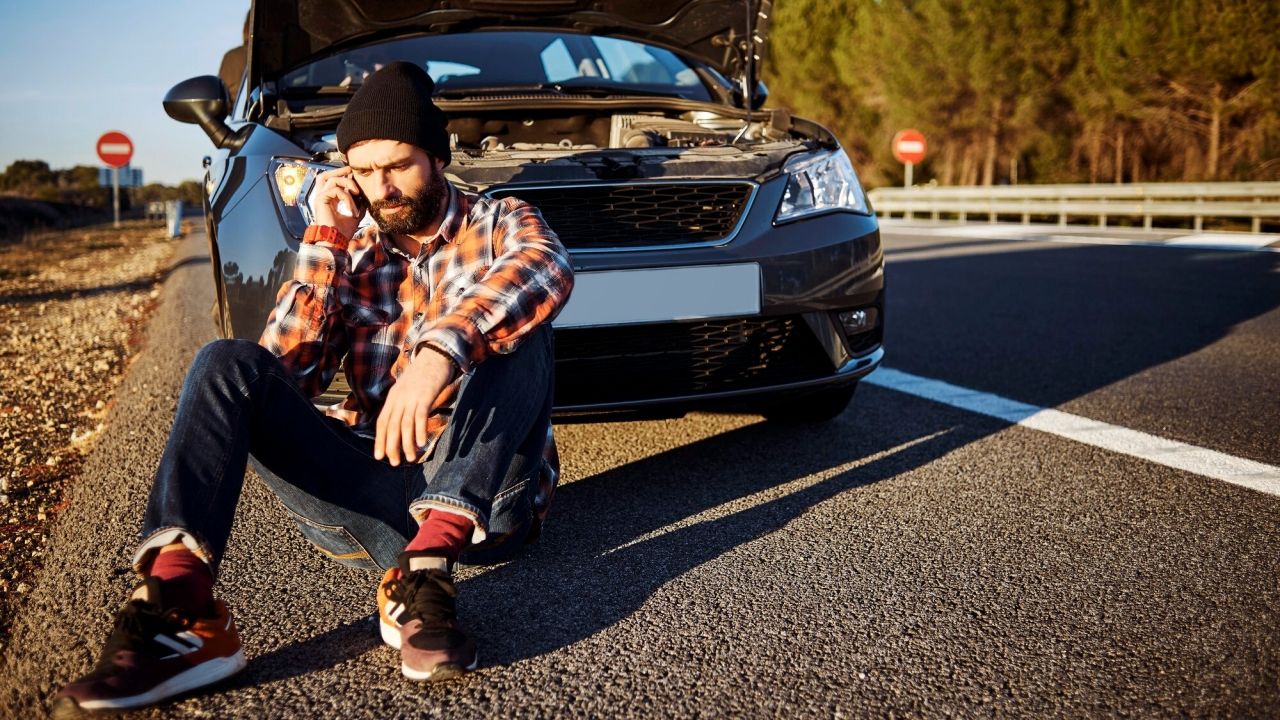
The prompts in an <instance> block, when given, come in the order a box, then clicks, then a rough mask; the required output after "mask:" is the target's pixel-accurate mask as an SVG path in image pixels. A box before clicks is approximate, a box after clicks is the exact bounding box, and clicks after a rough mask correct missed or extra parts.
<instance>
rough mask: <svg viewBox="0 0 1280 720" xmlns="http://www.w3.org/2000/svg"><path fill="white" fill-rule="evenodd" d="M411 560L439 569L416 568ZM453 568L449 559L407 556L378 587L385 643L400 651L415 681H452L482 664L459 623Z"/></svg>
mask: <svg viewBox="0 0 1280 720" xmlns="http://www.w3.org/2000/svg"><path fill="white" fill-rule="evenodd" d="M410 561H416V562H414V565H415V566H420V565H424V564H425V565H434V567H426V568H422V567H415V569H412V570H410V569H409V563H410ZM433 561H434V562H433ZM447 568H448V565H447V563H446V562H445V560H444V559H443V558H425V557H413V556H412V555H408V554H404V555H401V556H400V567H393V568H391V569H389V570H387V572H386V574H384V575H383V576H382V582H381V583H380V584H379V585H378V626H379V631H380V633H381V635H382V641H383V642H385V643H386V644H388V645H390V646H391V647H393V648H396V649H398V650H399V651H400V672H401V673H403V674H404V676H405V677H407V678H409V679H410V680H432V681H435V680H447V679H449V678H453V677H457V676H459V675H461V674H462V673H464V672H466V671H468V670H475V669H476V665H477V664H478V663H479V660H480V658H479V655H478V654H477V653H476V645H475V642H474V641H472V639H471V637H470V636H469V635H467V633H466V632H464V631H463V629H462V627H461V626H460V625H459V624H458V619H457V597H458V591H457V590H456V589H454V587H453V578H452V576H450V574H449V571H448V569H447Z"/></svg>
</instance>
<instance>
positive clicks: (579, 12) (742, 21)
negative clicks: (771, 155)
mask: <svg viewBox="0 0 1280 720" xmlns="http://www.w3.org/2000/svg"><path fill="white" fill-rule="evenodd" d="M771 5H772V2H771V0H255V2H254V3H253V38H252V40H251V41H250V44H251V49H250V53H249V67H248V72H249V81H250V83H253V84H257V83H258V82H259V81H262V80H274V79H276V78H278V77H279V76H280V75H281V74H283V73H284V72H286V71H288V70H291V69H293V68H296V67H298V66H299V65H302V64H303V63H306V62H308V61H311V60H313V59H316V58H318V57H321V56H324V55H328V54H330V53H333V52H335V51H338V50H341V49H344V48H348V47H353V46H358V45H363V44H365V43H367V42H373V41H376V40H379V39H388V38H394V37H401V36H406V35H418V34H428V35H429V34H446V33H463V32H471V31H473V30H512V29H523V30H560V31H569V32H580V33H591V34H596V35H608V36H611V37H621V38H627V39H631V40H639V41H641V42H646V43H651V44H654V45H659V46H662V47H666V48H668V49H670V50H674V51H676V52H678V53H681V54H684V55H686V56H690V57H693V58H696V59H698V60H700V61H702V62H705V63H706V64H708V65H710V66H711V67H713V68H715V69H716V70H718V71H719V72H720V73H721V74H723V75H725V76H726V77H729V78H732V79H734V80H736V81H739V82H742V81H744V80H745V81H747V82H748V83H749V85H748V86H749V87H752V86H754V84H755V75H757V74H758V73H759V70H758V66H759V56H760V55H761V54H763V51H764V43H765V40H766V38H767V35H768V26H769V15H770V14H771V12H772V10H771ZM495 52H500V49H497V48H495ZM748 58H750V60H749V59H748Z"/></svg>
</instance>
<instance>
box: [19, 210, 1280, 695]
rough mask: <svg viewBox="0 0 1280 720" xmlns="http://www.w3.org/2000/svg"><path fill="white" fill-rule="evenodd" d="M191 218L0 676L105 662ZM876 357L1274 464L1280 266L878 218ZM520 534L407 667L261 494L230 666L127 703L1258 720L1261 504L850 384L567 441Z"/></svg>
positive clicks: (235, 538) (205, 331)
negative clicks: (819, 395) (816, 420)
mask: <svg viewBox="0 0 1280 720" xmlns="http://www.w3.org/2000/svg"><path fill="white" fill-rule="evenodd" d="M202 243H203V238H199V237H197V238H193V239H192V240H191V241H190V242H189V243H188V244H187V245H185V246H184V247H185V252H186V255H185V256H183V257H182V258H180V262H181V263H182V267H181V268H180V269H179V270H178V271H177V272H175V273H174V274H173V276H172V277H171V278H170V279H169V281H168V282H167V284H166V287H165V290H164V295H163V305H162V307H161V309H160V312H159V314H158V316H157V319H156V321H155V323H154V325H153V327H152V331H151V336H150V337H151V341H150V344H149V346H148V348H147V349H146V350H145V351H144V352H143V354H142V356H141V357H140V358H139V360H138V361H137V363H136V364H135V365H134V367H133V368H132V370H131V374H130V376H129V378H128V380H127V381H126V383H125V385H124V386H123V387H122V390H121V396H120V401H119V403H118V405H117V406H116V407H115V409H114V411H113V415H112V417H111V422H112V426H111V427H112V431H111V432H110V434H109V436H108V437H107V438H105V439H104V440H103V441H102V444H101V445H99V446H98V448H97V449H96V451H95V453H94V455H93V456H92V457H91V459H90V462H89V464H88V472H87V474H86V475H87V476H86V478H85V479H84V481H83V482H82V483H81V484H80V485H79V486H78V487H77V488H76V489H75V491H74V496H73V504H72V507H71V509H70V510H68V511H67V512H66V513H65V514H64V516H63V520H62V522H61V523H60V525H59V526H58V528H57V529H56V530H55V533H54V537H53V538H52V540H51V543H50V556H49V558H48V563H49V565H48V568H47V569H46V571H45V573H44V576H43V577H42V578H41V580H40V583H39V585H38V587H37V588H36V590H35V591H34V592H33V593H32V598H31V601H30V603H29V605H28V608H27V610H26V612H25V615H24V616H23V617H21V618H20V619H19V622H18V623H17V627H16V628H15V641H14V643H13V644H12V646H11V647H12V648H13V650H12V651H11V652H10V654H9V656H8V657H7V658H5V661H4V662H5V664H4V667H3V669H2V671H0V715H6V714H7V716H11V717H27V716H31V715H35V714H38V713H40V712H43V708H44V707H45V702H46V700H47V698H48V697H49V696H50V695H51V694H52V693H53V692H54V691H55V690H56V688H57V686H58V685H59V684H60V683H61V682H63V681H65V680H66V679H67V678H69V677H71V676H73V675H75V674H78V673H80V672H83V671H84V670H85V669H86V668H88V667H89V665H90V664H91V661H92V658H93V656H94V655H95V654H96V652H97V649H98V645H99V643H100V642H101V640H102V639H103V638H104V637H105V634H106V632H107V629H108V628H107V618H108V615H109V613H110V612H113V611H114V610H115V609H116V608H117V607H118V605H119V603H120V602H121V599H122V598H123V596H124V594H125V593H126V592H127V590H128V588H129V586H130V584H131V582H132V579H131V577H130V575H129V573H128V572H127V571H126V570H125V568H126V567H127V563H128V556H129V553H130V551H131V549H132V544H133V542H134V541H135V535H134V533H135V531H136V528H137V524H138V520H139V517H140V513H141V508H142V504H143V500H144V498H145V494H146V489H147V486H148V483H149V471H150V468H151V467H152V466H153V465H154V463H155V461H156V458H157V457H158V454H159V452H160V449H161V447H162V444H163V441H164V437H165V434H166V432H167V429H168V424H169V421H170V418H171V415H172V411H173V407H174V405H175V402H176V398H177V393H178V388H179V384H180V381H181V375H182V371H183V369H184V368H185V365H186V362H187V361H189V359H190V357H191V356H192V354H193V353H194V352H195V349H196V348H197V347H198V346H199V345H200V344H201V343H202V342H204V341H205V340H207V339H209V338H210V337H211V336H212V330H211V327H210V323H209V321H208V319H207V318H208V307H209V304H210V302H211V291H210V289H209V284H208V280H207V278H208V275H209V268H208V265H207V260H202V255H201V253H200V250H201V245H202ZM886 245H887V248H888V257H889V267H888V275H887V282H888V291H889V296H888V297H889V306H888V309H887V319H888V335H887V343H886V346H887V348H888V358H887V361H886V365H887V366H888V367H892V368H895V369H897V370H901V371H904V372H908V373H912V374H914V375H918V376H921V377H926V378H930V379H934V380H942V381H946V382H948V383H952V384H954V385H957V386H961V387H964V388H969V389H972V390H973V391H975V392H984V393H994V394H998V395H1000V396H1002V397H1005V398H1010V399H1014V400H1018V401H1022V402H1024V403H1030V404H1033V405H1036V406H1041V407H1049V408H1057V409H1059V410H1064V411H1066V412H1069V413H1072V414H1074V415H1079V416H1083V417H1085V418H1090V419H1093V420H1098V421H1102V422H1106V423H1110V424H1112V425H1115V426H1119V427H1122V428H1129V429H1133V430H1139V431H1142V432H1145V433H1149V434H1152V435H1156V436H1159V437H1161V438H1167V439H1170V440H1177V441H1180V442H1183V443H1187V444H1190V445H1195V446H1199V447H1202V448H1207V449H1211V450H1215V451H1218V452H1220V453H1224V454H1227V455H1230V456H1233V457H1237V458H1244V459H1249V460H1254V461H1258V462H1261V463H1266V464H1269V465H1280V309H1278V308H1280V254H1278V253H1262V252H1225V251H1205V250H1194V249H1173V248H1158V247H1125V246H1100V245H1074V244H1064V243H1041V242H1035V241H1028V240H1005V241H988V240H983V239H982V238H973V237H968V238H947V237H939V236H928V237H923V236H922V237H912V236H909V235H891V236H887V240H886ZM558 433H559V437H560V445H561V449H562V455H563V460H564V471H565V473H564V474H565V477H566V480H567V484H566V485H565V486H564V487H562V489H561V490H560V493H559V494H558V496H557V503H556V507H555V509H554V511H553V513H552V524H551V526H550V527H549V528H548V530H547V533H546V534H545V536H544V538H543V540H542V542H541V543H540V544H539V545H537V546H535V547H534V548H532V549H531V551H530V552H528V553H527V554H526V555H525V556H524V557H522V558H521V559H519V560H518V561H516V562H513V563H510V564H507V565H505V566H500V567H497V568H491V569H484V570H479V569H472V570H468V571H465V572H464V574H463V575H462V581H461V583H460V592H461V597H462V600H461V612H462V615H463V619H464V620H465V622H466V623H467V625H469V626H470V628H472V630H473V631H474V632H475V634H476V635H477V636H478V638H479V645H480V652H481V661H482V668H481V669H480V670H479V671H478V672H476V673H474V674H472V675H470V676H468V677H466V678H464V679H462V680H458V681H454V682H450V683H446V684H442V685H440V686H426V687H424V686H420V685H416V684H412V683H410V682H408V681H406V680H404V679H403V678H402V677H401V676H400V674H399V670H398V660H397V658H396V655H395V653H394V652H393V651H391V650H390V649H388V648H385V647H382V646H381V645H380V644H379V642H378V640H377V637H376V627H375V623H374V619H373V589H374V584H375V583H376V581H377V577H376V575H374V574H370V573H364V572H359V571H354V570H349V569H345V568H342V567H340V566H336V565H332V564H329V563H327V562H325V561H324V560H323V559H322V558H321V557H320V556H319V555H318V553H316V552H314V551H312V550H311V549H310V548H309V546H308V545H307V544H306V543H305V541H304V540H303V539H302V536H301V534H300V533H299V532H297V531H296V530H295V529H293V527H292V526H291V525H289V524H288V521H287V520H286V518H285V516H284V513H283V511H282V510H281V509H280V507H279V505H278V504H277V503H276V502H275V501H274V500H273V499H271V498H270V496H269V495H268V494H267V493H266V491H265V490H264V489H263V488H262V487H261V485H260V484H259V483H256V482H255V483H250V484H249V485H247V487H248V491H247V493H246V495H245V497H244V499H243V501H242V503H241V506H240V516H239V519H238V520H237V525H236V528H235V530H234V532H233V535H232V540H231V546H230V551H229V554H228V557H227V558H226V560H225V561H224V563H223V578H222V580H221V581H220V587H219V590H220V592H221V594H222V595H223V597H225V598H226V599H227V600H228V601H229V603H230V604H231V606H232V608H233V610H234V611H235V613H236V614H237V618H238V622H239V624H240V626H241V629H242V634H243V636H244V639H245V641H246V643H247V649H248V653H249V655H250V658H251V659H250V663H249V667H248V668H247V669H246V671H244V672H243V673H241V674H240V675H239V676H237V677H236V678H234V679H233V680H231V681H230V682H229V683H227V684H226V685H224V686H223V687H222V688H220V689H219V690H218V691H215V692H212V693H209V694H204V695H200V696H197V697H193V698H188V699H185V700H181V701H179V702H176V703H173V704H170V705H167V706H164V707H162V708H159V709H153V710H149V711H144V712H141V713H138V714H137V715H136V716H137V717H218V718H260V717H340V718H344V719H345V718H351V719H354V718H366V717H368V718H385V717H404V716H427V717H430V716H437V715H441V716H444V715H448V716H465V717H481V716H483V717H504V716H517V717H534V716H543V717H550V716H555V717H560V716H580V717H617V716H635V717H654V716H660V717H665V716H682V717H689V716H718V717H738V716H743V717H762V716H785V717H793V716H816V717H866V716H879V717H884V716H890V717H891V716H912V717H917V716H923V717H938V716H975V715H977V716H990V715H1014V716H1031V717H1047V716H1053V717H1095V716H1134V715H1137V716H1182V715H1196V716H1204V715H1212V716H1230V717H1277V716H1280V580H1278V578H1280V552H1277V543H1278V541H1280V497H1277V496H1274V495H1268V494H1265V493H1262V492H1257V491H1254V490H1249V489H1245V488H1242V487H1238V486H1236V485H1232V484H1228V483H1225V482H1222V481H1220V480H1215V479H1211V478H1209V477H1205V476H1203V475H1200V474H1197V473H1195V472H1189V471H1182V470H1174V469H1171V468H1169V467H1166V466H1165V465H1162V464H1159V463H1158V462H1152V461H1150V460H1145V459H1141V458H1138V457H1133V456H1131V455H1127V454H1124V453H1120V452H1110V451H1107V450H1102V449H1099V448H1098V447H1095V446H1092V445H1089V444H1084V443H1081V442H1076V441H1074V440H1070V439H1067V438H1064V437H1060V436H1057V435H1053V434H1050V433H1046V432H1042V431H1040V430H1035V429H1031V428H1028V427H1023V426H1020V425H1011V424H1010V423H1008V422H1004V421H1001V420H997V419H994V418H990V417H986V416H983V415H979V414H975V413H971V412H967V411H965V410H960V409H957V408H954V407H950V406H947V405H943V404H939V403H936V402H932V401H929V400H925V399H921V398H918V397H914V396H912V395H909V394H905V393H902V392H898V391H895V390H891V389H887V388H885V387H877V386H872V385H870V384H868V383H864V385H863V387H862V388H860V389H859V391H858V396H857V398H856V400H855V403H854V406H853V408H851V409H850V410H849V411H848V412H846V413H845V414H844V415H843V416H842V417H840V418H839V419H837V420H836V421H834V422H831V423H829V424H827V425H825V426H820V427H815V428H805V429H778V428H773V427H768V426H766V425H764V424H762V423H761V422H760V421H759V418H757V417H753V416H745V415H741V416H716V415H693V416H690V417H687V418H684V419H681V420H673V421H663V422H639V423H629V424H612V425H571V426H564V427H561V428H559V429H558Z"/></svg>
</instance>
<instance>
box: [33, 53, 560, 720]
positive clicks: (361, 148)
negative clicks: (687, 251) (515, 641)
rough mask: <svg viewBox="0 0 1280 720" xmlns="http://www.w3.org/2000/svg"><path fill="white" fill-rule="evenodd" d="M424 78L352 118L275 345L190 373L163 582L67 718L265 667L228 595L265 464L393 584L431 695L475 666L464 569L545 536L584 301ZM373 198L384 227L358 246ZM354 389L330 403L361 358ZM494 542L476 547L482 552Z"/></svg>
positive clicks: (395, 641) (205, 357)
mask: <svg viewBox="0 0 1280 720" xmlns="http://www.w3.org/2000/svg"><path fill="white" fill-rule="evenodd" d="M432 89H433V84H432V81H431V78H430V77H429V76H428V75H427V73H426V72H425V71H423V70H422V69H421V68H419V67H417V66H415V65H412V64H409V63H393V64H391V65H388V66H387V67H385V68H383V69H382V70H379V71H378V72H376V73H374V74H373V75H371V76H370V77H369V78H368V79H367V80H366V81H365V83H364V84H363V85H362V86H361V88H360V90H359V91H357V92H356V93H355V95H354V96H353V97H352V99H351V102H350V104H349V105H348V107H347V110H346V114H345V115H344V116H343V118H342V121H341V123H340V124H339V125H338V148H339V150H341V151H342V152H344V153H346V156H347V160H348V166H347V167H343V168H339V169H336V170H331V171H328V172H325V173H321V174H320V175H319V176H317V179H316V183H315V189H314V191H313V197H314V207H315V224H314V225H312V226H311V227H309V228H307V231H306V235H305V236H304V238H303V241H302V244H301V246H300V247H299V249H298V258H297V265H296V269H295V271H294V277H293V280H291V281H290V282H287V283H285V285H284V286H283V287H282V288H281V290H280V293H279V295H278V297H277V304H276V308H275V310H274V311H273V312H272V314H271V317H270V319H269V320H268V322H267V327H266V329H265V331H264V332H263V333H262V337H261V340H260V341H259V343H260V344H255V343H251V342H247V341H243V340H219V341H215V342H212V343H210V344H209V345H206V346H205V347H204V348H203V349H201V351H200V353H199V354H198V355H197V356H196V358H195V361H194V362H193V364H192V366H191V369H190V370H189V371H188V374H187V378H186V382H185V385H184V386H183V389H182V395H181V398H180V400H179V402H178V411H177V415H176V417H175V419H174V424H173V429H172V431H171V433H170V435H169V441H168V445H167V447H166V448H165V452H164V455H163V457H162V458H161V461H160V466H159V468H158V470H157V472H156V478H155V482H154V484H153V485H152V488H151V494H150V499H149V500H148V503H147V509H146V514H145V517H144V520H143V527H142V538H143V539H142V542H141V545H140V546H139V548H138V550H137V552H136V553H135V555H134V560H133V567H134V569H135V570H136V571H138V572H139V573H140V574H141V575H142V577H143V581H142V583H141V584H140V585H138V586H137V588H135V590H134V591H133V593H132V595H131V597H130V599H129V601H128V602H127V604H126V605H125V607H124V609H123V610H121V611H120V613H119V614H118V616H117V619H116V624H115V629H114V631H113V632H112V633H111V636H110V638H108V640H107V643H106V647H105V648H104V650H103V651H102V656H101V659H100V660H99V661H98V664H97V666H96V667H95V669H94V670H93V671H92V672H91V673H89V674H88V675H86V676H84V677H83V678H80V679H79V680H76V681H75V682H73V683H71V684H70V685H68V686H67V687H66V688H65V689H63V690H62V691H61V692H60V693H59V694H58V696H57V698H56V699H55V705H54V710H55V714H61V713H66V714H75V713H77V712H78V711H81V710H110V709H119V708H128V707H138V706H141V705H147V704H151V703H155V702H158V701H160V700H162V699H164V698H167V697H171V696H173V695H177V694H180V693H183V692H186V691H189V690H191V689H193V688H197V687H201V686H204V685H208V684H210V683H213V682H216V681H218V680H221V679H223V678H225V677H227V676H229V675H231V674H233V673H235V672H237V671H238V670H240V669H241V668H243V667H244V664H245V660H244V654H243V652H242V650H241V647H240V640H239V637H238V635H237V632H236V628H235V624H234V622H233V621H232V619H231V616H230V614H229V612H228V610H227V607H226V605H224V604H223V603H222V602H221V601H219V600H215V599H214V597H213V593H212V588H213V582H214V577H215V575H216V572H217V568H218V563H219V560H220V559H221V558H222V556H223V551H224V550H225V548H226V543H227V538H228V535H229V534H230V530H231V523H232V517H233V515H234V513H235V508H236V503H237V501H238V500H239V497H240V492H241V487H242V484H243V481H244V471H245V466H246V463H247V461H248V460H250V459H252V460H254V465H255V467H256V468H257V469H258V470H259V473H260V474H261V475H262V478H263V480H264V481H265V482H266V484H267V486H268V487H269V488H270V489H271V490H272V491H273V492H274V493H275V494H276V495H277V496H278V497H279V499H280V500H281V502H282V503H283V504H284V505H285V507H286V509H287V510H288V511H289V513H290V515H292V516H294V517H295V519H296V520H297V522H298V525H299V527H300V528H301V529H302V531H303V533H304V535H306V537H307V539H308V540H310V541H311V542H313V543H315V544H316V545H317V546H319V547H320V549H321V551H322V552H324V553H325V554H326V555H328V556H330V557H332V558H334V559H335V560H337V561H339V562H344V563H347V564H353V565H357V566H360V567H367V568H370V569H372V568H374V567H377V568H382V569H385V571H386V572H385V575H384V576H383V580H382V583H381V585H380V586H379V588H378V593H377V605H378V609H379V617H380V623H379V625H380V627H381V632H382V637H383V639H384V640H385V641H387V642H388V643H389V644H390V645H392V646H393V647H398V648H399V649H400V653H401V669H402V672H403V673H404V675H405V676H407V677H409V678H412V679H416V680H436V679H441V678H446V677H452V676H455V675H457V674H458V673H461V672H464V671H466V670H470V669H473V668H474V667H475V666H476V663H477V655H476V648H475V644H474V642H473V641H472V640H471V638H470V637H468V636H467V634H466V633H465V632H464V631H463V630H462V628H461V627H460V626H459V624H458V622H457V620H456V612H455V597H456V591H455V589H454V584H453V580H452V575H451V571H452V567H453V564H454V563H455V561H456V560H457V559H458V556H459V553H460V552H461V551H462V550H463V549H464V548H466V547H468V546H469V545H470V546H471V547H470V550H469V552H474V553H488V554H489V555H490V556H491V557H492V556H495V554H498V553H506V552H509V551H510V550H512V549H514V548H518V547H519V546H520V545H521V544H522V541H523V540H525V539H526V538H528V537H531V536H532V535H535V534H536V533H537V531H538V528H539V527H540V523H541V520H542V518H543V516H544V514H545V512H546V509H547V506H548V504H549V503H550V497H551V493H552V492H553V491H554V488H555V482H556V475H557V472H558V468H557V467H556V465H557V462H556V460H555V445H554V442H553V440H552V438H551V425H550V413H551V389H552V368H553V362H552V347H551V327H550V324H549V321H550V320H551V319H552V318H554V317H555V315H556V314H557V313H558V312H559V310H560V308H561V307H562V306H563V305H564V303H565V301H566V299H567V298H568V296H569V293H570V290H571V289H572V286H573V277H572V271H571V269H570V266H569V262H568V258H567V254H566V252H565V250H564V247H563V246H562V245H561V244H560V242H559V240H558V239H557V238H556V235H555V233H553V232H552V231H551V230H550V229H549V228H548V227H547V226H546V224H545V223H544V222H543V220H542V216H541V215H540V214H539V213H538V211H537V210H536V209H534V208H533V207H530V206H529V205H526V204H524V203H522V202H520V201H518V200H514V199H509V198H508V199H504V200H491V199H486V198H481V197H478V196H476V195H471V194H467V193H464V192H462V191H460V190H459V189H458V188H456V187H454V186H453V185H452V184H451V183H449V182H448V181H447V180H445V178H444V175H443V168H444V167H445V166H446V165H448V164H449V161H450V150H449V139H448V135H447V133H446V130H445V126H446V120H445V117H444V114H443V113H442V112H441V111H440V109H439V108H437V107H436V106H435V105H434V104H433V103H432V101H431V93H432ZM362 203H364V204H366V205H367V206H368V207H369V208H370V211H371V213H372V215H373V218H374V219H375V220H376V221H377V228H376V229H375V228H373V227H370V228H367V229H366V231H364V232H361V233H359V234H357V224H358V219H359V216H360V215H361V213H360V212H358V211H355V212H343V211H344V210H348V209H355V208H359V207H361V206H362ZM343 358H345V359H346V363H345V369H346V374H347V378H348V381H349V382H350V385H351V387H352V393H351V395H350V396H349V397H348V398H347V399H346V400H345V401H344V402H343V403H342V404H341V405H339V406H335V407H334V408H331V409H330V410H329V411H328V413H327V415H326V414H322V413H320V412H319V411H317V410H316V408H315V407H314V406H313V405H312V402H311V399H312V398H313V397H315V396H317V395H318V394H320V393H321V392H323V391H324V389H325V388H326V387H327V386H328V385H329V383H330V381H331V380H332V379H333V376H334V374H335V373H336V372H337V369H338V366H339V363H340V362H341V361H342V360H343ZM472 544H474V545H472Z"/></svg>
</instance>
